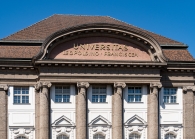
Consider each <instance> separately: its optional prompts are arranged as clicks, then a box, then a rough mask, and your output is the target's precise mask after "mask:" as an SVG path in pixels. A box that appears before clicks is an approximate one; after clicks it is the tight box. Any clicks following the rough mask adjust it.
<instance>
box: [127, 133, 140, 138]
mask: <svg viewBox="0 0 195 139" xmlns="http://www.w3.org/2000/svg"><path fill="white" fill-rule="evenodd" d="M140 138H141V137H140V135H138V134H136V133H132V134H130V136H129V139H140Z"/></svg>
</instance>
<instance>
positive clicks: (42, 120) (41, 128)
mask: <svg viewBox="0 0 195 139" xmlns="http://www.w3.org/2000/svg"><path fill="white" fill-rule="evenodd" d="M50 87H51V83H50V82H38V83H37V85H35V89H36V88H37V89H36V90H39V95H36V99H38V100H37V104H38V106H36V107H35V109H36V115H37V118H36V121H35V123H36V124H37V126H38V130H37V133H38V134H37V135H36V137H38V139H49V138H50V134H49V131H50V120H49V117H50V107H49V106H50V95H49V88H50ZM37 126H36V127H37Z"/></svg>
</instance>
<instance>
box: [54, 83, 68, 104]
mask: <svg viewBox="0 0 195 139" xmlns="http://www.w3.org/2000/svg"><path fill="white" fill-rule="evenodd" d="M57 87H61V90H62V92H61V93H59V92H57V91H56V88H57ZM66 87H68V89H69V92H68V93H66V92H63V91H64V88H66ZM54 90H55V96H54V101H55V103H71V86H70V85H62V86H61V85H56V86H55V87H54ZM57 94H58V95H60V94H61V98H59V99H61V102H59V101H56V96H57ZM64 96H69V98H64ZM67 99H68V100H69V101H64V100H67Z"/></svg>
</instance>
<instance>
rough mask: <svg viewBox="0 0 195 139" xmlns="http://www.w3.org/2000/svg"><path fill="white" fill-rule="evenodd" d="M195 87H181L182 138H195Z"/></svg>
mask: <svg viewBox="0 0 195 139" xmlns="http://www.w3.org/2000/svg"><path fill="white" fill-rule="evenodd" d="M194 91H195V86H185V87H183V92H184V94H183V125H184V126H183V130H184V133H183V138H184V139H194V138H195V133H194V131H195V118H194V116H195V106H194V105H195V102H194V100H195V99H194Z"/></svg>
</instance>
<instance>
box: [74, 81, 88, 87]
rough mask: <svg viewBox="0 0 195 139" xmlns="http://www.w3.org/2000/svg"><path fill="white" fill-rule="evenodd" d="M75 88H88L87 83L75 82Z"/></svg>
mask: <svg viewBox="0 0 195 139" xmlns="http://www.w3.org/2000/svg"><path fill="white" fill-rule="evenodd" d="M77 87H78V88H88V87H89V83H88V82H77Z"/></svg>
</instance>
